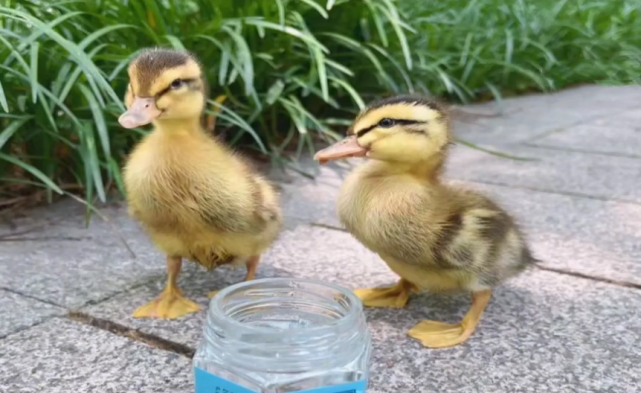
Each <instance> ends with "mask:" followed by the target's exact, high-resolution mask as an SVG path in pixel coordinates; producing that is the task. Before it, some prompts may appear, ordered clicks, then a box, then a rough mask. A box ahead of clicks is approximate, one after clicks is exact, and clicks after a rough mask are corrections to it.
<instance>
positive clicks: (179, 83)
mask: <svg viewBox="0 0 641 393" xmlns="http://www.w3.org/2000/svg"><path fill="white" fill-rule="evenodd" d="M182 85H183V81H182V80H181V79H176V80H174V81H173V82H171V88H172V89H178V88H180V87H181V86H182Z"/></svg>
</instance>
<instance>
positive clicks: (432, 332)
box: [407, 290, 492, 348]
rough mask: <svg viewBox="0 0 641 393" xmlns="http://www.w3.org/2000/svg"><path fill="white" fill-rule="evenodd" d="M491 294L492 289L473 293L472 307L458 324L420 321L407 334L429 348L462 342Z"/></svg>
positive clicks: (469, 333) (466, 337)
mask: <svg viewBox="0 0 641 393" xmlns="http://www.w3.org/2000/svg"><path fill="white" fill-rule="evenodd" d="M491 296H492V291H490V290H486V291H480V292H475V293H473V294H472V307H471V308H470V311H468V312H467V314H465V317H463V320H462V321H461V323H459V324H450V323H444V322H437V321H422V322H421V323H419V324H418V325H416V326H414V327H413V328H412V329H410V331H409V332H407V334H408V335H409V336H410V337H413V338H415V339H417V340H419V341H421V342H422V343H423V345H424V346H426V347H430V348H445V347H452V346H455V345H458V344H462V343H463V342H465V341H466V340H467V339H468V338H470V336H472V333H474V330H475V329H476V325H478V323H479V320H480V319H481V314H483V311H484V310H485V307H486V306H487V303H488V302H489V301H490V297H491Z"/></svg>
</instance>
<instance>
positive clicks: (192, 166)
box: [119, 49, 282, 319]
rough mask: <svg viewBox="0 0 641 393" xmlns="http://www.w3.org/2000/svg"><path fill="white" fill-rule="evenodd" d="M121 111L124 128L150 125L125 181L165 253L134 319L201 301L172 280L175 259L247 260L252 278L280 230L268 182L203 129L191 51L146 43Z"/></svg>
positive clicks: (201, 86) (202, 97)
mask: <svg viewBox="0 0 641 393" xmlns="http://www.w3.org/2000/svg"><path fill="white" fill-rule="evenodd" d="M128 72H129V80H130V84H129V86H128V89H127V93H126V98H125V103H126V106H127V108H128V110H127V111H126V112H125V113H124V114H122V115H121V116H120V118H119V122H120V124H121V125H122V126H123V127H125V128H135V127H140V126H143V125H146V124H149V123H153V125H154V129H153V131H152V132H151V133H150V134H148V135H147V136H146V137H145V138H144V139H143V140H142V141H141V142H140V143H139V144H138V145H137V146H136V147H135V149H134V150H133V152H132V153H131V155H130V157H129V159H128V161H127V163H126V166H125V169H124V183H125V187H126V192H127V200H128V204H129V212H130V214H131V215H132V216H133V217H134V218H135V219H137V220H139V221H140V222H141V224H142V226H143V228H144V229H145V230H146V231H147V233H148V234H149V235H150V237H151V239H152V240H153V242H154V243H155V244H156V246H157V247H158V248H160V250H162V251H163V252H164V253H165V254H166V256H167V273H168V279H167V285H166V287H165V290H164V291H163V292H162V293H161V294H160V296H159V297H158V298H157V299H156V300H154V301H152V302H151V303H149V304H147V305H145V306H142V307H140V308H139V309H138V310H136V311H135V313H134V317H159V318H169V319H172V318H178V317H180V316H182V315H185V314H188V313H192V312H196V311H198V309H199V307H198V305H197V304H196V303H194V302H193V301H191V300H189V299H186V298H184V297H183V296H182V293H181V291H180V289H179V288H178V287H177V285H176V280H177V278H178V274H179V273H180V269H181V266H182V259H183V258H186V259H189V260H193V261H195V262H197V263H199V264H200V265H202V266H204V267H206V268H208V269H213V268H215V267H217V266H219V265H222V264H233V265H236V266H237V265H239V264H245V265H246V266H247V278H246V279H247V280H251V279H253V278H254V273H255V271H256V267H257V265H258V261H259V258H260V254H261V253H262V252H263V251H264V250H265V249H266V248H267V247H269V246H270V245H271V244H272V243H273V242H274V240H275V239H276V237H277V236H278V233H279V231H280V227H281V222H282V214H281V211H280V207H279V196H278V194H277V192H276V191H275V190H274V188H273V187H272V186H271V185H270V184H269V183H268V182H267V181H266V180H265V179H264V178H263V177H261V176H259V175H257V174H256V173H255V172H254V171H253V170H252V169H251V168H250V166H249V165H248V164H247V163H246V162H244V161H243V159H241V158H240V157H239V156H237V155H235V154H234V153H233V152H231V151H230V150H229V149H228V148H226V147H225V146H223V145H221V144H220V143H219V142H217V141H216V140H215V139H214V138H212V137H210V136H209V135H207V134H206V133H205V131H204V129H203V127H202V115H203V111H204V108H205V102H206V93H205V91H206V85H205V83H206V82H205V79H204V77H203V72H202V68H201V66H200V64H199V62H198V61H197V60H196V58H195V57H194V56H193V55H191V54H189V53H187V52H184V51H178V50H169V49H150V50H145V51H143V52H142V53H141V54H140V55H139V56H137V57H136V58H135V59H134V60H133V61H132V63H131V64H130V66H129V69H128Z"/></svg>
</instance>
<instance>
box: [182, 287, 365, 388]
mask: <svg viewBox="0 0 641 393" xmlns="http://www.w3.org/2000/svg"><path fill="white" fill-rule="evenodd" d="M370 354H371V337H370V334H369V332H368V330H367V323H366V320H365V315H364V313H363V306H362V303H361V301H360V300H359V299H358V298H357V297H356V296H355V295H354V294H353V293H352V292H350V291H348V290H347V289H345V288H341V287H339V286H337V285H333V284H328V283H324V282H320V281H314V280H304V279H291V278H275V279H271V278H270V279H261V280H253V281H247V282H242V283H239V284H236V285H232V286H229V287H227V288H225V289H224V290H222V291H220V292H219V293H218V294H217V295H216V296H215V297H214V298H213V299H212V301H211V303H210V305H209V310H208V313H207V320H206V322H205V328H204V334H203V338H202V340H201V343H200V345H199V347H198V350H197V351H196V355H195V356H194V371H195V382H196V393H283V392H303V391H304V392H310V393H311V392H314V393H316V392H318V393H321V392H322V393H364V392H365V390H366V388H367V380H368V375H369V373H368V370H369V361H370Z"/></svg>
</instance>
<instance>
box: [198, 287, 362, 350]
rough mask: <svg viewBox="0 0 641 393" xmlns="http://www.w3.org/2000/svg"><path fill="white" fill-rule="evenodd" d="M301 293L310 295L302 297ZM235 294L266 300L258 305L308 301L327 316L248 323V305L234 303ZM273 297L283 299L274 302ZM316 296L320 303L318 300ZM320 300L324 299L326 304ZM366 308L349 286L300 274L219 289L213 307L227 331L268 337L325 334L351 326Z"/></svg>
mask: <svg viewBox="0 0 641 393" xmlns="http://www.w3.org/2000/svg"><path fill="white" fill-rule="evenodd" d="M303 295H304V296H303ZM301 296H303V297H305V296H307V297H308V298H307V299H305V300H301ZM234 298H244V299H251V298H253V299H257V300H262V301H263V302H261V303H259V304H257V305H256V306H255V307H264V308H269V307H273V308H276V307H278V305H280V306H285V307H287V305H290V306H292V305H294V306H295V305H301V304H304V305H305V306H306V307H309V308H310V309H311V310H312V311H314V310H315V311H317V312H320V314H322V315H323V316H324V317H325V318H324V320H323V321H322V322H321V323H318V324H311V326H305V325H304V324H303V325H297V326H295V327H293V328H286V327H285V328H284V327H275V326H266V325H261V324H256V323H248V322H247V320H245V319H243V313H242V311H243V307H244V305H239V306H237V307H233V306H231V305H230V303H231V300H233V299H234ZM270 298H271V299H274V301H276V302H279V301H280V303H277V304H271V303H269V300H270ZM315 299H316V300H317V301H318V303H315V302H314V300H315ZM238 302H239V303H240V302H242V300H239V301H238ZM265 302H267V303H265ZM320 303H324V304H325V307H323V305H321V304H320ZM332 303H333V304H332ZM294 306H292V307H294ZM315 306H318V307H316V308H315ZM330 308H331V309H330ZM362 312H363V305H362V303H361V301H360V299H359V298H358V297H357V296H356V295H355V294H354V293H352V292H351V291H349V290H348V289H346V288H344V287H341V286H339V285H336V284H332V283H328V282H324V281H319V280H313V279H300V278H264V279H256V280H252V281H245V282H242V283H238V284H235V285H231V286H229V287H226V288H225V289H223V290H221V291H220V292H218V293H217V294H216V296H214V298H213V299H212V300H211V303H210V307H209V313H210V317H211V318H212V322H213V323H214V324H216V325H218V327H220V328H223V329H224V330H225V331H228V332H237V333H241V332H242V333H247V334H252V335H261V336H263V337H265V338H268V337H270V336H282V335H283V333H286V334H287V335H288V336H298V335H321V334H323V333H324V332H326V331H327V332H329V331H333V332H335V331H342V330H349V329H350V328H351V327H352V326H353V325H354V324H355V323H358V320H359V319H360V318H362ZM311 314H315V313H314V312H312V313H311ZM320 314H319V315H320ZM303 322H304V321H303ZM221 325H222V326H221Z"/></svg>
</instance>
